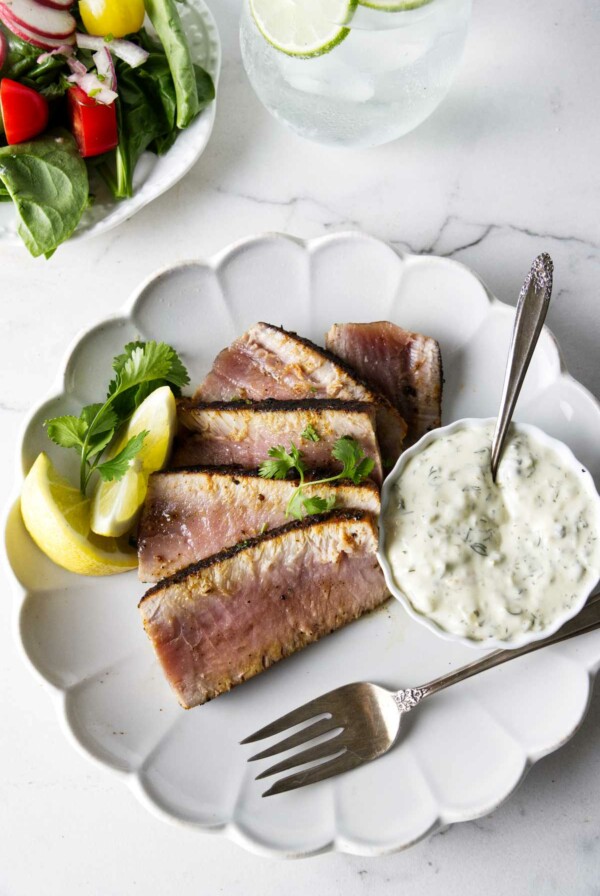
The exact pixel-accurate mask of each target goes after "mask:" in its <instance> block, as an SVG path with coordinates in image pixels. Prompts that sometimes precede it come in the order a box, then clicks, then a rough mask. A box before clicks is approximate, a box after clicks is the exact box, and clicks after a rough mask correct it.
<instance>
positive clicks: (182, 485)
mask: <svg viewBox="0 0 600 896" xmlns="http://www.w3.org/2000/svg"><path fill="white" fill-rule="evenodd" d="M297 485H298V480H290V479H283V480H282V479H262V478H261V477H260V476H259V475H258V473H257V472H256V471H248V470H242V469H240V468H235V467H233V468H232V467H223V468H217V467H205V468H204V469H200V468H195V469H194V468H192V469H189V470H175V471H172V472H170V471H168V472H163V473H153V474H152V476H150V479H149V482H148V494H147V496H146V502H145V504H144V509H143V511H142V517H141V519H140V524H139V528H138V539H137V543H138V558H139V566H138V574H139V577H140V579H141V580H142V582H158V581H159V580H160V579H164V578H165V577H166V576H170V575H172V574H173V573H175V572H177V571H178V570H180V569H183V567H184V566H189V564H190V563H194V562H196V561H198V560H204V558H205V557H209V556H210V555H211V554H216V553H217V551H220V550H222V549H223V548H228V547H230V546H231V545H234V544H237V543H238V542H239V541H243V540H244V539H247V538H250V537H252V536H255V535H258V534H261V535H262V534H264V532H267V531H269V530H271V529H276V528H277V527H278V526H283V525H284V524H285V523H287V522H288V521H289V520H288V518H286V515H285V511H286V507H287V503H288V501H289V499H290V497H291V495H292V494H293V492H294V489H295V488H296V487H297ZM303 494H304V496H305V497H307V498H310V497H314V496H315V495H318V496H319V497H321V498H326V499H327V498H334V499H335V505H334V506H335V507H336V508H343V509H349V508H354V509H358V510H366V511H369V512H370V513H372V514H373V515H374V516H375V517H377V516H379V509H380V501H379V491H378V489H377V486H376V485H375V483H373V482H363V483H361V485H353V484H352V483H351V482H348V481H344V482H332V483H328V484H326V485H317V486H310V485H309V486H306V487H305V488H304V490H303Z"/></svg>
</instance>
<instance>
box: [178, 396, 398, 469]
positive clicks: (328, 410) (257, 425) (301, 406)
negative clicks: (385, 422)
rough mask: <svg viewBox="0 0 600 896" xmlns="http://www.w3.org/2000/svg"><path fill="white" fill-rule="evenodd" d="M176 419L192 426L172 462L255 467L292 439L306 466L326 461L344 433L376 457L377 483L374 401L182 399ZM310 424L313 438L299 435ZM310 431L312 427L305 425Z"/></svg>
mask: <svg viewBox="0 0 600 896" xmlns="http://www.w3.org/2000/svg"><path fill="white" fill-rule="evenodd" d="M179 420H180V422H181V423H182V424H183V426H184V427H185V428H187V429H188V430H193V432H190V433H189V434H184V435H182V436H180V438H179V439H178V441H177V444H176V446H175V452H174V455H173V459H172V462H171V466H172V467H190V466H194V465H195V464H200V465H202V466H206V465H211V466H221V465H223V464H234V465H236V466H240V467H244V468H245V469H247V470H254V469H256V468H257V467H259V466H260V464H261V463H262V462H263V461H264V460H266V458H267V456H268V453H269V448H272V447H273V446H274V445H283V446H284V448H286V449H287V450H289V448H290V445H291V444H292V442H293V443H294V445H296V447H297V448H299V449H300V450H301V451H302V455H303V457H304V460H305V462H306V465H307V467H308V468H319V467H328V466H330V467H331V468H332V469H334V470H335V471H338V470H340V469H341V465H340V464H339V463H338V461H332V459H331V451H332V448H333V445H334V443H335V442H336V440H337V439H339V438H341V437H342V436H349V437H351V438H353V439H356V441H357V442H358V443H359V445H360V446H361V448H362V449H363V451H364V453H365V455H366V456H367V457H370V458H372V459H373V461H374V462H375V466H374V468H373V472H372V474H371V478H372V479H373V481H374V482H377V483H378V484H379V483H381V478H382V474H381V457H380V454H379V447H378V444H377V437H376V435H375V405H373V404H369V403H364V402H358V401H313V400H312V399H311V400H307V401H258V402H239V401H234V402H210V403H205V402H199V403H192V402H189V401H182V402H180V404H179ZM310 427H312V430H314V431H315V433H316V434H317V435H318V437H319V440H318V441H312V440H311V439H307V438H304V437H303V435H302V434H303V433H304V432H306V431H307V429H309V428H310ZM309 431H311V430H310V429H309Z"/></svg>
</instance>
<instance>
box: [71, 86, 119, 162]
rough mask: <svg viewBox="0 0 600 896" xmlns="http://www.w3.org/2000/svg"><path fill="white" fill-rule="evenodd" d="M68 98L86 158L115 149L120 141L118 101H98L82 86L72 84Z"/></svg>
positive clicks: (77, 134) (83, 154) (73, 121)
mask: <svg viewBox="0 0 600 896" xmlns="http://www.w3.org/2000/svg"><path fill="white" fill-rule="evenodd" d="M68 98H69V115H70V118H71V130H72V132H73V136H74V137H75V140H76V141H77V146H78V147H79V152H80V153H81V155H82V156H83V158H84V159H87V158H89V157H90V156H99V155H101V154H102V153H103V152H108V151H109V149H114V148H115V146H116V145H117V144H118V142H119V132H118V129H117V110H116V107H115V104H114V103H111V104H110V106H107V105H105V104H104V103H97V102H96V100H95V99H93V98H92V97H91V96H88V95H87V93H85V91H84V90H82V89H81V87H70V88H69V90H68Z"/></svg>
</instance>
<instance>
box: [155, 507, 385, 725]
mask: <svg viewBox="0 0 600 896" xmlns="http://www.w3.org/2000/svg"><path fill="white" fill-rule="evenodd" d="M376 548H377V526H376V523H375V521H374V519H373V517H372V516H371V515H370V514H367V513H364V512H360V511H332V512H331V513H330V514H328V515H325V516H320V517H309V518H307V519H306V520H303V521H301V522H296V523H291V524H289V525H287V526H284V527H283V528H281V529H275V530H273V531H272V532H269V533H267V534H265V535H262V536H260V537H258V538H254V539H251V540H250V541H249V542H245V543H242V544H241V545H237V546H236V547H235V548H231V549H230V550H228V551H223V552H221V553H220V554H216V555H214V556H212V557H209V558H208V559H206V560H203V561H202V562H200V563H197V564H195V565H194V566H189V567H187V568H186V569H184V570H182V571H181V572H179V573H177V574H176V575H174V576H172V577H171V578H169V579H165V581H163V582H160V583H159V584H158V585H155V586H154V587H153V588H151V589H150V590H149V591H148V592H147V593H146V595H145V596H144V597H143V598H142V600H141V602H140V605H139V608H140V611H141V614H142V619H143V622H144V627H145V629H146V632H147V634H148V636H149V638H150V640H151V641H152V644H153V646H154V650H155V651H156V654H157V657H158V659H159V661H160V663H161V666H162V668H163V672H164V674H165V676H166V678H167V680H168V682H169V684H170V685H171V687H172V688H173V690H174V691H175V694H176V695H177V699H178V700H179V702H180V703H181V705H182V706H183V707H185V708H186V709H189V708H191V707H192V706H197V705H198V704H201V703H205V702H206V701H207V700H210V699H211V698H213V697H216V696H218V695H219V694H222V693H223V692H224V691H228V690H230V689H231V688H232V687H234V686H235V685H237V684H241V683H242V682H244V681H246V680H247V679H248V678H251V677H252V676H254V675H257V674H258V673H259V672H262V671H263V670H264V669H266V668H268V667H269V666H271V665H272V664H273V663H275V662H277V660H280V659H283V658H284V657H286V656H289V655H290V654H292V653H294V652H295V651H296V650H300V648H302V647H305V646H306V645H307V644H310V643H311V642H312V641H316V640H318V639H319V638H321V637H322V636H323V635H326V634H329V632H332V631H335V629H338V628H341V626H343V625H345V624H346V623H347V622H350V621H351V620H353V619H357V618H358V617H359V616H361V615H362V614H363V613H365V612H367V611H368V610H372V609H373V608H374V607H377V606H378V605H379V604H381V603H383V601H384V600H385V599H386V597H387V596H388V592H387V589H386V586H385V581H384V578H383V573H382V572H381V569H380V567H379V564H378V562H377V558H376V555H375V551H376Z"/></svg>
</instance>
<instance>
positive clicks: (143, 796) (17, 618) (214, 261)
mask: <svg viewBox="0 0 600 896" xmlns="http://www.w3.org/2000/svg"><path fill="white" fill-rule="evenodd" d="M273 240H277V241H279V240H283V241H285V242H293V243H295V244H296V245H297V246H298V247H300V248H301V249H304V250H305V251H306V252H307V253H308V254H309V255H310V254H311V253H312V252H315V251H318V250H319V249H321V248H322V247H323V246H326V245H327V244H331V243H339V242H343V241H360V242H362V243H364V244H367V243H371V244H372V245H373V246H377V247H378V248H379V249H380V248H381V247H385V248H386V249H387V250H388V251H389V252H390V253H393V254H394V255H396V256H397V257H398V258H399V259H400V260H401V261H403V262H406V261H408V262H410V261H422V260H423V259H426V260H427V261H428V262H433V263H434V264H437V263H438V262H442V263H444V264H446V265H450V266H452V267H457V268H462V269H463V271H464V272H466V273H468V274H469V275H470V276H472V277H474V278H475V279H476V280H477V281H478V282H479V284H480V285H481V287H482V288H483V292H484V293H485V295H486V296H487V299H488V302H489V305H490V309H491V308H494V309H502V310H503V311H505V312H508V313H514V309H513V308H512V307H511V306H509V305H506V304H505V303H503V302H501V301H499V300H498V299H497V298H495V297H494V296H493V295H492V294H491V292H490V291H489V289H488V288H487V287H486V286H485V284H484V283H483V281H482V280H481V278H479V277H478V275H477V274H475V273H474V272H473V271H471V270H470V269H469V268H468V266H467V265H464V264H462V263H461V262H456V261H454V260H448V259H438V258H436V257H434V256H414V255H411V254H409V253H402V252H399V251H396V250H395V249H394V248H393V247H391V246H389V245H388V244H386V243H383V242H381V241H380V240H378V239H376V238H374V237H371V236H368V235H366V234H363V233H361V232H358V231H349V232H340V233H333V234H328V235H326V236H323V237H317V238H315V239H311V240H303V239H300V238H296V237H292V236H289V235H286V234H280V233H263V234H259V235H256V236H249V237H246V238H243V239H241V240H238V241H237V242H235V243H233V244H230V245H229V246H227V247H225V248H224V249H222V250H221V251H219V252H217V253H215V254H214V255H212V256H211V257H210V258H209V259H207V260H189V261H184V262H180V263H176V264H174V265H169V266H165V267H164V268H162V269H160V270H159V271H157V272H155V273H153V274H152V275H150V276H149V277H148V278H146V280H145V281H144V282H143V283H142V284H141V285H140V287H139V288H138V289H137V290H136V291H135V292H134V293H133V295H132V296H131V297H130V299H129V300H128V301H127V302H126V303H125V305H124V306H123V308H122V310H121V311H120V312H117V313H115V314H112V315H109V316H107V317H105V318H103V319H102V320H99V321H98V322H97V323H96V324H93V325H92V326H90V327H88V328H85V329H83V330H82V331H80V333H79V334H78V335H77V336H76V337H75V338H74V339H73V340H72V341H71V343H70V345H69V347H68V349H67V351H66V352H65V354H64V356H63V360H62V362H61V365H60V368H59V371H58V373H57V376H56V377H55V379H54V382H53V385H52V387H51V388H50V390H49V391H48V393H47V394H46V396H45V397H44V399H43V400H42V401H40V402H39V403H38V404H37V405H36V406H35V407H34V408H33V409H32V410H31V411H30V412H29V413H28V414H27V415H26V417H25V419H24V421H23V423H22V425H21V429H20V434H19V437H18V444H19V451H18V452H17V457H16V476H15V487H14V490H13V494H12V496H11V498H10V499H9V501H8V504H7V508H6V510H5V512H4V514H3V533H4V538H3V542H2V550H1V551H0V557H1V560H2V564H3V566H4V568H5V570H6V573H7V575H8V578H9V579H10V581H11V582H12V585H13V591H14V594H15V601H14V607H13V634H14V640H15V642H16V644H17V645H18V648H19V652H20V653H21V656H22V657H23V659H24V660H25V662H26V664H27V665H28V666H29V667H30V669H32V671H33V672H34V673H35V674H36V676H38V677H39V679H40V680H41V681H42V682H43V684H44V685H45V686H46V687H47V688H48V690H49V692H50V695H51V697H52V700H53V703H54V706H55V708H56V711H57V715H58V719H59V723H60V727H61V728H62V730H63V732H64V733H65V736H66V737H67V739H68V741H69V742H70V743H71V744H72V745H73V746H74V747H75V748H76V749H77V751H78V752H79V753H80V754H82V755H84V756H86V757H87V758H88V759H91V760H92V761H93V762H94V763H97V764H98V765H100V766H102V767H104V768H109V769H110V771H111V772H113V773H116V774H118V775H119V777H121V779H122V780H123V781H124V782H125V783H127V784H128V786H129V788H130V790H131V791H132V792H133V793H134V794H135V796H136V798H137V799H138V800H139V801H140V802H141V803H142V804H143V805H144V806H146V808H147V809H148V810H149V811H150V812H151V813H152V814H153V815H154V816H156V817H158V818H160V819H162V820H164V821H167V822H170V823H175V824H181V825H183V826H185V827H188V828H192V829H195V830H201V831H202V832H203V833H213V834H219V833H220V834H224V835H225V836H227V837H228V838H229V839H230V840H232V841H233V842H236V843H237V844H238V845H240V846H242V847H244V848H246V849H248V850H250V851H252V852H254V853H256V854H259V855H264V856H269V857H278V858H300V857H306V856H310V855H317V854H320V853H324V852H328V851H332V850H336V851H339V852H343V853H347V854H353V855H361V856H378V855H386V854H390V853H393V852H397V851H399V850H402V849H405V848H409V847H410V846H412V845H414V844H415V843H417V842H419V841H420V840H422V839H423V838H424V837H427V836H429V835H430V834H431V833H433V832H434V831H436V830H438V829H440V828H443V827H447V826H449V825H451V824H453V823H456V822H457V821H459V820H471V819H475V818H479V817H482V816H484V815H486V814H488V813H489V812H491V811H493V810H494V809H496V808H497V807H499V806H500V805H501V804H503V803H504V802H505V801H506V800H507V799H508V798H509V797H510V796H511V794H512V793H513V792H514V790H515V789H516V788H517V787H518V786H519V784H520V783H521V781H522V780H523V778H524V777H525V775H526V774H527V772H528V771H529V769H530V768H531V767H532V766H533V765H534V763H535V762H536V761H538V760H539V759H540V758H542V757H543V756H544V755H547V754H548V753H550V752H552V751H554V750H555V749H558V748H559V747H560V746H562V745H563V744H564V743H566V742H567V741H568V740H569V739H570V738H571V737H572V736H573V735H574V734H575V733H576V732H577V730H578V729H579V728H580V726H581V724H582V723H583V720H584V718H585V714H586V710H587V706H588V704H589V699H590V696H591V688H592V683H593V679H594V676H595V674H596V672H597V671H598V668H599V667H600V639H599V641H598V650H597V653H595V655H594V658H593V660H591V661H589V662H585V661H584V662H583V667H584V671H585V672H586V673H587V695H586V700H585V701H584V704H585V705H583V709H582V712H581V713H580V715H579V716H578V718H577V719H576V720H575V722H574V724H572V725H571V726H570V727H569V728H568V730H566V731H564V732H563V734H562V736H561V737H560V739H559V740H558V741H557V742H555V743H553V744H552V745H550V746H546V747H545V748H543V749H541V750H530V751H528V752H527V751H525V752H524V755H523V764H522V768H521V771H520V774H519V775H518V776H517V777H516V779H514V780H513V781H512V782H511V786H510V787H508V788H507V789H506V790H505V791H504V792H502V793H501V794H499V795H496V796H494V797H493V798H492V799H491V800H490V802H489V804H488V805H485V806H481V807H480V808H479V809H478V811H470V812H468V813H467V814H465V815H464V817H461V818H455V817H445V816H444V813H443V812H438V813H437V815H436V817H435V818H434V819H432V821H431V823H430V824H429V825H428V826H427V829H424V830H422V831H420V832H419V834H418V836H415V837H414V838H412V839H410V841H405V842H401V843H388V842H386V843H382V844H380V845H378V844H374V843H364V842H358V841H356V840H352V839H351V838H347V837H344V836H340V835H338V834H336V835H334V836H332V837H331V838H329V839H327V841H323V842H322V843H320V844H319V845H318V846H317V847H316V848H310V849H303V848H299V849H294V848H287V849H281V848H280V847H279V846H278V845H273V844H270V843H269V842H268V841H267V840H266V839H265V838H264V837H261V836H260V835H252V834H250V833H249V831H248V830H247V829H246V828H245V827H242V826H240V825H238V824H237V823H236V822H235V820H230V821H225V822H219V823H217V824H215V825H202V824H200V823H198V822H194V821H189V820H186V819H184V818H181V817H180V818H178V817H176V816H175V815H174V814H172V813H170V812H169V811H168V810H167V809H166V808H165V807H163V806H161V805H159V804H158V802H156V801H155V800H154V799H153V798H152V796H151V795H150V793H149V792H148V791H147V790H146V789H145V788H144V786H143V784H142V782H141V781H140V779H139V777H138V773H137V772H136V771H128V770H126V769H123V768H119V767H118V765H116V764H114V763H111V762H110V761H108V760H107V759H106V758H102V757H100V756H98V755H96V754H95V753H94V752H93V751H92V750H91V749H90V748H89V746H88V745H86V744H84V743H83V741H82V740H81V739H80V738H79V737H78V736H77V733H76V732H75V731H74V730H73V728H72V727H71V726H70V724H69V720H68V716H67V707H66V699H67V694H68V692H69V688H64V689H63V688H61V687H59V686H58V685H57V684H55V683H53V682H51V681H50V680H49V679H48V678H47V677H45V676H44V674H43V672H42V670H41V669H39V668H38V667H37V666H36V665H35V663H34V661H33V660H32V658H31V657H30V656H29V654H28V653H27V650H26V647H25V644H24V642H23V639H22V634H21V621H22V616H21V610H22V608H23V605H24V603H25V601H26V599H27V597H28V592H27V590H26V589H25V587H24V586H23V585H22V584H21V582H20V581H19V580H18V578H17V575H16V573H15V572H14V571H13V569H12V566H11V563H10V560H9V557H8V553H7V547H6V541H7V531H8V526H9V521H10V517H11V514H12V513H13V512H14V508H15V505H16V504H17V503H18V500H19V495H20V491H21V485H22V481H23V478H24V472H23V457H22V447H23V442H24V436H25V433H26V432H27V430H28V428H29V426H30V423H31V421H32V420H33V419H34V418H35V417H36V415H37V414H38V413H39V411H40V408H41V407H43V406H44V405H46V404H47V403H48V402H49V401H52V400H54V399H59V398H61V397H62V396H63V394H64V392H65V388H66V383H65V379H66V376H67V373H68V370H69V365H70V361H71V358H72V357H73V355H74V353H75V352H76V350H77V348H78V346H79V345H80V343H82V341H83V340H84V339H86V338H88V337H89V336H90V335H91V334H93V333H94V332H95V331H98V330H101V329H102V328H103V327H105V326H106V325H107V324H110V323H113V322H124V321H127V320H131V317H130V315H131V314H132V313H133V312H134V311H135V309H136V306H137V303H138V300H139V299H140V297H141V296H142V295H143V294H144V293H145V291H146V290H147V288H148V287H149V286H150V285H151V284H152V283H154V282H155V281H157V280H159V279H162V278H164V277H168V276H169V275H170V274H171V273H173V272H175V271H179V270H181V269H182V268H185V267H188V266H189V267H198V266H200V267H204V268H209V269H211V270H212V271H213V272H214V271H217V270H218V269H219V268H220V267H221V266H222V265H223V264H224V262H226V261H227V260H230V259H231V258H232V257H233V256H235V255H236V254H237V253H238V252H240V251H243V250H244V249H246V248H247V247H253V246H256V245H257V244H260V243H262V242H264V241H273ZM545 330H546V332H547V334H548V335H549V337H550V339H551V342H552V344H553V347H554V350H555V352H556V358H557V362H558V370H559V375H558V377H557V378H556V379H562V380H565V381H566V382H568V383H570V384H571V386H572V387H575V388H576V390H577V391H580V392H581V393H582V395H583V396H585V398H586V399H588V400H589V399H591V401H592V402H593V403H594V404H595V406H596V407H597V409H598V413H599V415H600V402H598V401H597V400H596V399H595V397H594V396H593V395H591V393H590V392H589V391H588V390H587V389H586V388H585V387H584V386H583V385H582V384H581V383H579V382H578V381H577V380H575V379H574V378H573V377H572V376H571V374H570V373H569V372H568V370H567V368H566V365H565V362H564V358H563V356H562V353H561V351H560V348H559V345H558V342H557V340H556V338H555V337H554V335H553V334H552V333H551V332H550V331H549V330H548V329H547V328H545ZM586 637H589V636H586ZM538 656H539V654H538ZM567 659H568V658H567Z"/></svg>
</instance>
